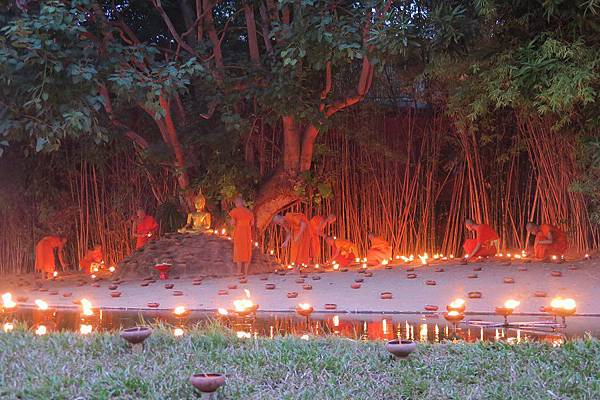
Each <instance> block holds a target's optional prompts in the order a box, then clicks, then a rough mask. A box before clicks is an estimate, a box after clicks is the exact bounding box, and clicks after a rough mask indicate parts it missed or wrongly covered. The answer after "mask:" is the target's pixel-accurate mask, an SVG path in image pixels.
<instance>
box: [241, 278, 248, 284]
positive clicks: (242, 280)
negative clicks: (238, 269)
mask: <svg viewBox="0 0 600 400" xmlns="http://www.w3.org/2000/svg"><path fill="white" fill-rule="evenodd" d="M240 283H241V284H244V283H248V279H246V278H240Z"/></svg>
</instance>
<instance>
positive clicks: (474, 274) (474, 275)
mask: <svg viewBox="0 0 600 400" xmlns="http://www.w3.org/2000/svg"><path fill="white" fill-rule="evenodd" d="M467 278H469V279H475V278H477V274H476V273H472V274H469V275H467Z"/></svg>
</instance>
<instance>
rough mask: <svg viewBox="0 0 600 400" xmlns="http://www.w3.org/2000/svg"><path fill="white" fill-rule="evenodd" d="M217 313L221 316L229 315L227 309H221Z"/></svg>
mask: <svg viewBox="0 0 600 400" xmlns="http://www.w3.org/2000/svg"><path fill="white" fill-rule="evenodd" d="M217 311H218V313H219V314H221V315H229V311H227V309H225V308H219V309H218V310H217Z"/></svg>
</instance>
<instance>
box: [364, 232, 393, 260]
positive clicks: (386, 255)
mask: <svg viewBox="0 0 600 400" xmlns="http://www.w3.org/2000/svg"><path fill="white" fill-rule="evenodd" d="M369 240H370V241H371V247H370V248H369V250H368V251H367V262H368V264H369V265H379V264H381V263H382V262H383V260H390V259H391V258H392V246H390V244H389V243H388V242H387V240H385V239H384V238H382V237H381V236H375V234H374V233H369Z"/></svg>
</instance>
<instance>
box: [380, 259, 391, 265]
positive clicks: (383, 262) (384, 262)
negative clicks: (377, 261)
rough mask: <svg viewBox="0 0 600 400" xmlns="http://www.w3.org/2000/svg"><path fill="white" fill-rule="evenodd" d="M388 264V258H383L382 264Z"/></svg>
mask: <svg viewBox="0 0 600 400" xmlns="http://www.w3.org/2000/svg"><path fill="white" fill-rule="evenodd" d="M388 264H389V261H388V259H387V258H386V259H385V260H381V265H388Z"/></svg>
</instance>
